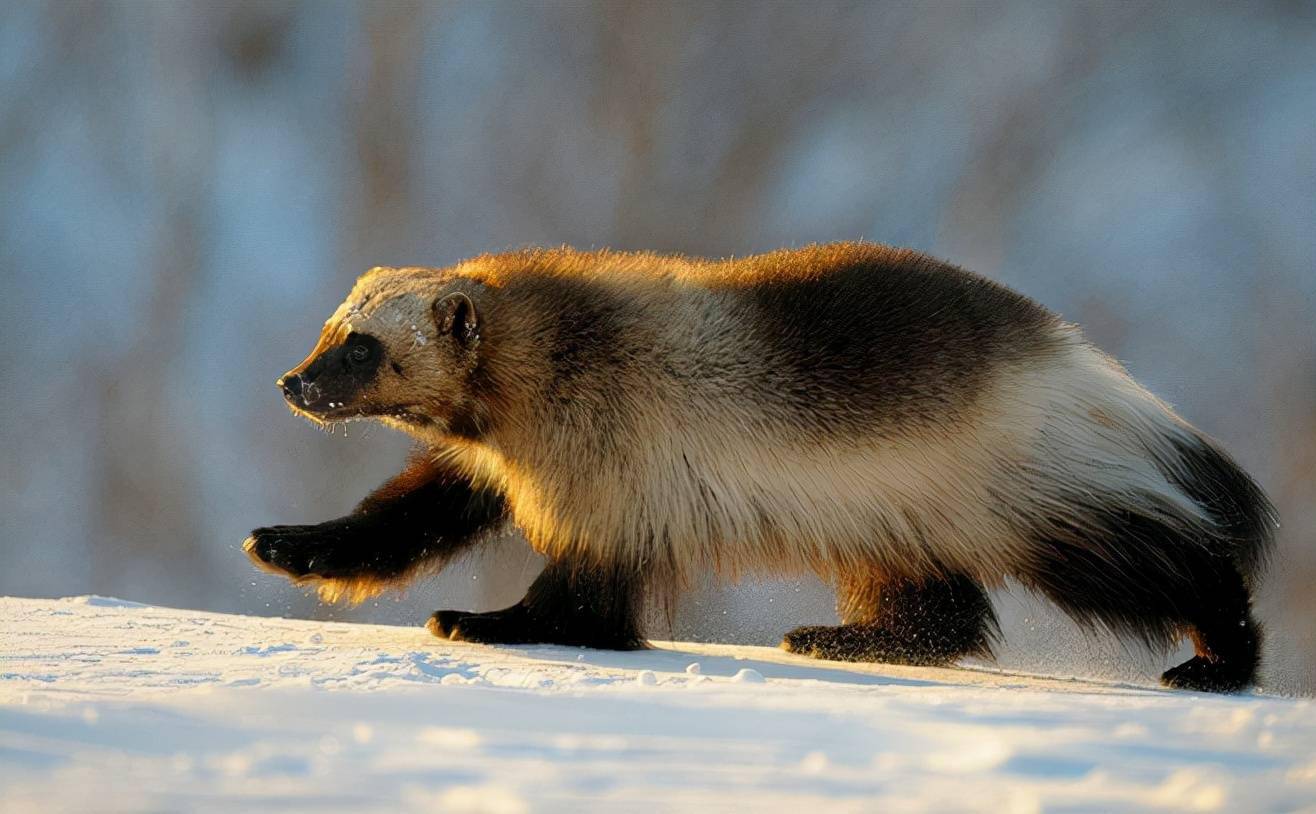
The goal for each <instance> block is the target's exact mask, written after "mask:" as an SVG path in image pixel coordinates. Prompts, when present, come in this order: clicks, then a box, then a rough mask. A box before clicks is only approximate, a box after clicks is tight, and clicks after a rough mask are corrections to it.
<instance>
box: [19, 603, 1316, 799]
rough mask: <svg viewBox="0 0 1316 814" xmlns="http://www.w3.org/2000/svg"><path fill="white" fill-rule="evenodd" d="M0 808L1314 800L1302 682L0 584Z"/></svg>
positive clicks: (1313, 714) (1314, 710)
mask: <svg viewBox="0 0 1316 814" xmlns="http://www.w3.org/2000/svg"><path fill="white" fill-rule="evenodd" d="M0 618H3V619H4V620H5V621H4V624H3V626H2V627H0V790H2V792H0V809H3V810H4V811H5V812H25V811H42V812H46V811H78V810H97V811H103V812H104V811H140V810H187V811H203V812H204V811H234V810H241V811H274V810H278V811H288V810H316V811H326V810H329V811H335V810H337V811H353V812H368V811H396V810H399V809H405V810H434V811H444V812H462V811H479V812H526V811H564V812H565V811H579V810H581V809H582V808H587V809H593V810H606V811H614V810H639V809H643V810H646V811H651V810H659V811H661V810H692V809H694V810H708V811H723V810H733V809H734V810H791V809H801V808H804V807H807V809H808V810H810V811H811V812H830V811H873V810H881V811H894V812H899V811H960V810H969V811H1005V812H1032V811H1042V810H1046V811H1052V810H1063V811H1109V810H1112V809H1119V810H1149V811H1165V810H1187V811H1228V812H1233V811H1294V810H1307V811H1316V705H1314V704H1313V703H1312V701H1311V700H1310V699H1303V698H1283V697H1277V696H1267V695H1261V694H1249V695H1243V696H1236V697H1216V696H1207V695H1199V694H1193V693H1173V692H1168V691H1163V690H1160V689H1156V688H1151V687H1141V686H1131V685H1122V684H1102V683H1094V682H1088V681H1082V680H1077V679H1064V678H1046V677H1037V676H1020V675H1008V674H1003V673H999V672H989V671H983V670H934V669H915V668H900V667H891V666H883V665H841V664H832V663H820V662H814V661H809V660H806V659H802V658H799V657H796V656H792V655H790V654H787V653H784V652H781V651H779V650H775V649H772V648H762V647H734V646H718V645H696V644H685V643H663V644H659V645H658V646H657V647H656V648H655V649H653V650H649V651H642V652H636V653H615V652H605V651H589V650H580V649H575V648H563V647H543V646H541V647H529V646H525V647H486V646H480V645H470V644H463V643H450V642H443V641H439V640H437V639H435V638H433V637H432V636H431V635H430V634H429V633H428V632H427V631H425V630H424V629H423V628H422V627H420V626H419V625H418V626H416V627H414V628H404V627H389V626H379V625H356V624H345V623H335V622H316V621H298V620H288V619H267V618H254V617H244V616H229V615H223V614H214V613H203V612H199V611H186V610H173V609H167V608H159V607H149V606H143V605H138V604H136V603H131V602H121V601H117V600H107V599H102V598H98V597H79V598H74V599H59V600H48V599H14V598H5V599H0Z"/></svg>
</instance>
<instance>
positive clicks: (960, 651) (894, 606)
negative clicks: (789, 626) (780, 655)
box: [782, 575, 999, 665]
mask: <svg viewBox="0 0 1316 814" xmlns="http://www.w3.org/2000/svg"><path fill="white" fill-rule="evenodd" d="M839 593H840V596H841V602H840V611H841V621H842V624H841V625H840V626H839V627H821V626H820V627H800V628H796V629H795V630H792V631H791V632H790V633H787V634H786V638H785V640H783V642H782V647H784V648H785V649H786V650H789V651H790V652H792V653H800V654H803V655H806V656H813V657H815V658H822V659H835V660H837V661H881V662H888V663H891V664H925V665H942V664H949V663H951V662H953V661H955V660H956V659H958V658H960V657H961V656H969V655H975V656H988V655H990V654H991V643H992V640H993V639H994V638H995V637H996V636H997V635H998V634H999V630H998V627H997V622H996V615H995V613H994V612H993V611H992V606H991V602H990V601H988V599H987V593H986V591H984V590H983V587H982V586H981V585H980V584H978V582H976V581H975V580H973V579H971V578H969V577H966V576H962V575H948V576H945V577H939V578H938V577H930V578H928V579H927V580H924V581H922V582H913V581H909V580H892V581H885V582H884V581H881V580H877V579H866V580H853V581H847V582H845V583H843V584H842V585H841V586H840V590H839Z"/></svg>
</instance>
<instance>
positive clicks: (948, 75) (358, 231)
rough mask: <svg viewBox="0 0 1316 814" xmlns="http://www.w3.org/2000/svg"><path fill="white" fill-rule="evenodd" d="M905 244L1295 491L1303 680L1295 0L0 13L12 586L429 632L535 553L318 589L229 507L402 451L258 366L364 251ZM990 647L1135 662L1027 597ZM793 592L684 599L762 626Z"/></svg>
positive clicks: (1307, 100) (1305, 252)
mask: <svg viewBox="0 0 1316 814" xmlns="http://www.w3.org/2000/svg"><path fill="white" fill-rule="evenodd" d="M857 238H863V239H868V240H875V241H882V242H886V243H894V244H899V245H902V246H910V247H914V248H918V249H922V250H925V251H928V252H931V253H932V254H935V255H938V256H940V257H943V258H946V259H949V260H951V261H953V262H955V263H958V264H961V265H964V266H967V267H969V268H972V269H975V270H977V271H979V272H982V273H984V274H986V275H988V276H990V277H993V278H995V279H997V280H999V281H1001V282H1003V283H1006V284H1008V285H1010V286H1013V287H1015V288H1018V289H1020V290H1021V291H1023V292H1025V293H1027V294H1029V295H1031V296H1032V297H1034V298H1036V299H1038V300H1040V301H1042V302H1043V303H1045V304H1046V305H1048V306H1050V307H1051V308H1053V309H1055V310H1057V311H1059V312H1060V313H1062V314H1063V315H1064V316H1065V317H1066V318H1068V319H1070V320H1074V321H1077V322H1080V323H1082V324H1083V325H1085V326H1086V329H1087V331H1088V333H1089V335H1090V336H1091V338H1092V339H1093V340H1095V341H1096V342H1097V344H1099V345H1101V346H1102V347H1104V348H1105V349H1106V350H1108V351H1110V352H1111V353H1113V354H1114V355H1115V356H1117V357H1118V358H1120V359H1121V360H1123V361H1125V362H1126V364H1127V365H1128V367H1129V368H1130V370H1131V371H1132V373H1133V374H1134V375H1135V376H1136V377H1137V378H1138V379H1140V380H1141V381H1142V382H1144V383H1145V384H1146V385H1148V386H1149V387H1150V388H1151V389H1152V390H1153V391H1155V392H1156V393H1158V394H1160V395H1161V396H1163V397H1165V398H1166V399H1167V400H1168V401H1170V402H1171V403H1173V404H1174V405H1176V407H1178V408H1179V410H1180V411H1181V412H1182V413H1183V414H1184V415H1185V416H1186V417H1187V418H1188V419H1189V420H1191V421H1193V422H1194V423H1196V424H1197V425H1198V426H1200V427H1202V428H1203V429H1204V430H1206V431H1207V432H1209V433H1211V434H1213V435H1215V436H1217V437H1218V438H1220V439H1221V440H1222V441H1223V442H1224V443H1225V445H1226V446H1227V447H1228V448H1229V449H1231V450H1232V451H1233V452H1234V453H1235V454H1236V455H1237V457H1238V458H1239V459H1240V460H1241V461H1242V462H1243V463H1244V465H1245V466H1247V467H1248V468H1249V469H1250V470H1251V471H1252V472H1254V473H1255V474H1256V475H1257V477H1258V478H1259V479H1260V480H1261V482H1262V483H1263V484H1264V485H1265V486H1266V487H1267V489H1268V490H1269V491H1270V493H1271V494H1272V496H1273V497H1274V499H1275V501H1276V502H1277V503H1278V505H1279V507H1280V510H1281V512H1282V515H1283V519H1284V528H1283V531H1282V543H1281V549H1280V555H1279V557H1278V558H1277V561H1276V564H1275V566H1274V567H1273V568H1272V570H1271V572H1270V578H1269V581H1268V583H1267V584H1266V587H1265V590H1264V593H1263V595H1262V596H1261V599H1260V609H1261V614H1262V616H1263V618H1265V619H1267V620H1268V621H1269V624H1270V637H1269V640H1268V642H1267V659H1268V660H1267V668H1266V681H1267V685H1268V686H1269V687H1270V688H1271V689H1273V690H1277V691H1283V692H1311V691H1312V690H1313V688H1314V687H1316V474H1314V473H1316V328H1314V327H1313V326H1314V325H1316V7H1314V6H1313V5H1312V4H1310V3H1305V2H1287V3H1285V2H1278V3H1274V4H1251V3H1220V4H1208V3H1187V2H1185V3H1179V4H1167V3H1157V4H1151V5H1148V4H1140V3H1125V2H1113V1H1112V2H1095V3H1082V4H1078V3H1074V4H1055V3H1050V2H1035V3H992V2H981V3H978V2H975V3H968V2H927V3H906V2H900V3H845V4H834V3H813V2H811V3H798V4H794V3H779V2H762V3H748V2H737V3H724V4H718V3H706V2H696V3H689V4H683V3H658V2H633V3H627V2H584V3H580V2H570V3H554V4H548V3H538V2H536V3H525V4H516V3H495V2H470V3H430V4H415V3H407V2H387V3H385V2H379V3H369V4H349V3H337V2H318V1H317V2H305V3H283V2H260V3H231V2H208V3H184V2H169V3H148V2H127V3H108V2H98V3H80V2H73V0H60V1H59V2H53V1H52V2H47V3H27V2H12V1H11V2H6V3H3V4H0V275H2V277H0V279H3V288H2V289H0V338H2V339H3V340H4V342H3V345H0V347H3V349H4V352H3V353H0V393H3V399H2V401H0V403H2V404H3V414H4V421H3V422H0V450H3V453H2V454H3V456H4V458H3V461H4V465H3V466H2V467H0V594H16V595H23V596H61V595H70V594H82V593H92V592H95V593H100V594H108V595H115V596H120V597H123V598H128V599H134V600H138V601H142V602H150V603H160V604H166V605H175V606H185V607H192V608H204V609H212V610H220V611H241V612H247V613H257V614H274V615H293V616H312V617H320V618H338V619H361V620H374V621H384V622H393V623H404V624H419V623H420V622H421V621H423V620H424V618H425V617H426V616H427V615H428V613H429V612H430V611H431V610H433V609H434V608H437V607H493V606H496V605H502V604H506V603H509V602H511V601H514V600H515V599H517V598H518V597H519V591H520V590H521V589H522V588H523V587H524V586H525V585H526V584H527V583H528V582H529V581H530V579H532V578H533V576H534V575H535V573H536V571H537V569H538V567H539V565H538V562H537V560H536V558H535V557H534V556H533V555H531V554H528V553H527V551H526V549H525V547H524V544H522V543H518V541H516V540H515V539H507V540H503V541H501V542H500V543H499V544H498V545H496V546H494V547H493V548H491V549H490V550H489V551H488V552H487V553H486V554H484V555H482V556H479V557H477V558H475V559H474V560H473V561H470V562H468V563H466V564H464V565H462V566H461V567H458V568H454V569H452V570H451V571H449V572H448V573H446V574H445V575H443V576H442V577H441V578H439V579H438V580H435V581H433V582H430V583H426V584H422V585H417V586H414V587H413V588H412V589H411V590H410V591H409V593H408V594H407V595H406V596H404V597H394V596H386V597H383V598H381V599H380V600H378V601H376V602H372V603H368V604H366V605H365V606H363V607H361V608H356V609H343V608H326V607H322V606H320V605H319V604H318V603H317V602H316V601H315V599H314V598H313V597H310V596H307V595H305V594H304V593H303V592H302V591H301V590H300V589H297V588H294V587H292V586H290V585H288V584H286V583H284V582H282V581H280V580H278V579H276V578H273V577H270V576H267V575H265V574H260V573H257V572H255V571H254V570H253V569H252V568H251V567H250V565H249V564H248V563H247V560H246V558H245V557H244V556H243V555H242V553H241V551H240V544H241V541H242V539H243V538H244V537H245V535H246V534H247V532H248V530H250V529H251V528H252V527H254V526H258V525H266V524H272V523H293V522H314V521H319V520H323V519H328V518H330V517H334V516H338V515H340V514H342V513H344V512H346V511H347V510H348V509H349V508H350V507H351V506H352V505H353V504H354V503H355V502H356V500H358V499H359V498H360V497H362V496H363V495H364V494H365V493H366V492H367V491H368V490H369V489H371V488H372V487H374V486H375V485H377V484H378V483H379V482H381V481H382V480H384V479H385V478H386V477H388V476H389V475H391V474H392V473H393V472H394V471H396V470H397V469H398V468H399V466H400V464H401V461H402V459H403V457H404V455H405V451H406V448H407V442H406V441H405V439H403V438H401V437H400V436H397V435H394V434H392V433H390V432H388V431H386V430H384V429H381V428H377V429H373V430H367V429H365V428H364V427H360V426H352V427H350V428H349V430H348V435H347V436H346V437H344V436H343V435H342V434H341V433H340V434H338V435H326V434H324V433H322V432H320V431H318V430H316V429H314V428H312V427H311V426H310V425H308V424H306V423H305V422H303V421H300V420H298V419H294V418H292V417H291V416H290V415H289V414H288V411H287V410H286V409H285V408H284V406H283V403H282V400H281V399H280V397H279V394H278V393H277V392H276V390H275V387H274V380H275V378H276V376H278V374H280V373H281V372H283V371H284V370H285V369H287V368H288V367H290V366H291V365H293V364H294V363H296V362H297V361H298V360H300V359H301V358H302V356H303V355H304V354H305V353H306V352H307V351H308V350H309V349H310V347H311V345H312V344H313V342H314V340H315V337H316V335H317V332H318V330H319V327H320V324H321V322H322V321H323V320H324V319H325V318H326V317H327V316H328V314H329V313H330V312H331V311H332V309H333V308H334V307H335V306H336V305H337V304H338V302H339V301H340V300H341V299H342V297H343V296H344V295H345V294H346V292H347V289H348V287H349V286H350V284H351V282H352V281H353V279H354V278H355V277H356V276H357V275H358V274H359V273H360V272H362V271H363V270H364V269H366V268H367V267H369V266H372V265H444V264H448V263H451V262H453V261H456V260H458V259H460V258H463V257H465V256H468V255H471V254H475V253H480V252H485V251H494V250H502V249H509V248H517V247H522V246H526V245H558V244H570V245H572V246H576V247H579V248H589V247H598V246H611V247H616V248H620V249H653V250H659V251H670V252H684V253H690V254H697V255H710V256H726V255H744V254H748V253H752V252H758V251H764V250H770V249H774V248H778V247H781V246H792V245H801V244H806V243H811V242H817V241H830V240H849V239H857ZM998 601H999V603H1000V607H1001V612H1002V614H1003V616H1004V617H1005V623H1006V624H1005V627H1006V634H1007V637H1008V643H1007V645H1006V646H1005V647H1004V648H1003V649H1002V652H1001V654H1000V658H999V660H998V663H999V664H1000V666H1002V667H1005V668H1008V669H1014V670H1045V671H1053V672H1054V671H1058V672H1062V673H1069V674H1085V675H1093V674H1095V675H1100V676H1107V677H1115V678H1126V679H1133V680H1140V681H1141V680H1146V679H1147V678H1148V677H1150V676H1152V675H1154V673H1155V670H1156V669H1157V668H1158V667H1161V666H1163V665H1164V663H1165V659H1164V658H1163V657H1162V658H1160V659H1159V660H1158V659H1155V658H1152V657H1149V656H1143V655H1141V654H1137V653H1134V654H1132V655H1133V658H1130V655H1131V654H1130V653H1129V652H1128V651H1127V649H1126V646H1124V645H1121V644H1119V643H1116V642H1114V641H1113V640H1109V639H1105V638H1098V639H1095V640H1093V639H1084V638H1082V637H1081V636H1080V635H1079V634H1078V632H1077V631H1076V630H1075V629H1074V628H1073V626H1072V625H1070V624H1069V623H1067V622H1066V621H1064V620H1063V619H1061V618H1058V617H1057V615H1056V613H1055V612H1054V611H1053V610H1051V609H1049V608H1047V607H1045V606H1043V605H1041V604H1039V603H1037V602H1035V601H1034V600H1032V599H1030V598H1029V597H1028V596H1026V595H1024V594H1022V593H1021V592H1019V591H1008V592H1003V593H1002V595H1001V596H999V597H998ZM830 618H832V610H831V597H830V595H829V593H828V592H827V591H826V590H825V589H824V588H823V587H822V586H820V585H818V584H817V583H816V582H813V581H810V580H802V581H799V582H790V583H775V584H768V585H764V584H741V585H738V586H728V587H723V588H714V587H711V586H710V587H709V588H707V589H705V590H703V591H700V592H699V593H698V594H696V595H695V596H693V597H691V598H690V599H689V600H688V601H687V602H685V603H684V604H683V605H682V607H681V609H680V611H679V613H678V614H677V617H676V620H675V624H674V626H673V627H672V629H671V630H663V629H660V630H659V631H658V636H659V637H667V636H668V635H671V636H680V637H690V638H699V639H718V640H723V641H742V642H758V643H775V642H776V641H777V640H778V639H779V637H780V635H781V633H782V632H784V631H785V630H786V629H787V628H789V627H791V626H793V625H795V624H800V623H805V622H825V621H827V620H828V619H830Z"/></svg>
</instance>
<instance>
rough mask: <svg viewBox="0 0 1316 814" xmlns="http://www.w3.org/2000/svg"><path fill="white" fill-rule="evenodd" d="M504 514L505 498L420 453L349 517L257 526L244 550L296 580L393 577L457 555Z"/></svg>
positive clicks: (384, 579) (262, 563) (386, 579)
mask: <svg viewBox="0 0 1316 814" xmlns="http://www.w3.org/2000/svg"><path fill="white" fill-rule="evenodd" d="M503 517H504V507H503V500H502V498H501V496H499V495H497V494H496V493H493V492H489V491H486V490H482V489H476V488H474V487H473V486H472V485H471V483H470V482H469V481H468V480H466V479H465V478H463V477H461V476H460V475H458V474H457V473H456V472H454V471H453V470H452V469H451V468H449V467H447V466H443V465H440V464H437V463H435V462H434V460H433V459H432V458H431V456H430V455H429V454H427V453H421V454H418V455H415V456H413V457H412V459H411V460H410V461H409V462H408V464H407V467H406V469H404V470H403V471H402V472H401V473H400V474H399V475H397V476H396V477H394V478H392V479H391V480H389V481H388V482H387V483H385V484H384V485H383V486H381V487H379V488H378V489H376V490H375V491H374V492H372V493H371V494H370V495H369V496H368V497H367V498H366V499H365V500H363V501H362V502H361V504H360V505H359V506H357V508H356V510H355V511H353V512H352V513H351V514H349V515H347V516H346V517H340V518H338V519H337V520H330V521H328V522H325V523H319V524H316V525H309V526H271V527H268V528H260V529H256V530H255V531H253V532H252V533H251V536H250V537H249V538H247V542H246V544H245V545H244V548H245V549H246V551H247V553H248V555H250V556H251V558H252V559H253V560H254V561H255V562H256V563H257V565H260V566H261V567H264V568H266V569H268V570H272V571H275V572H276V573H280V574H283V575H284V576H288V577H291V578H293V579H295V580H300V579H322V580H363V581H373V582H388V581H396V580H400V579H403V578H405V577H406V576H407V575H409V574H410V573H412V572H413V571H414V569H415V568H417V567H418V566H420V565H421V564H423V563H427V562H429V563H433V562H435V561H436V560H437V561H441V560H444V559H447V558H449V557H451V556H453V555H454V554H456V553H457V552H459V551H461V550H462V549H463V548H465V547H467V546H469V545H470V544H472V543H473V542H475V541H477V540H478V539H480V537H481V536H482V533H483V532H486V531H488V530H490V529H491V528H493V527H496V526H497V524H498V523H499V521H501V520H502V519H503Z"/></svg>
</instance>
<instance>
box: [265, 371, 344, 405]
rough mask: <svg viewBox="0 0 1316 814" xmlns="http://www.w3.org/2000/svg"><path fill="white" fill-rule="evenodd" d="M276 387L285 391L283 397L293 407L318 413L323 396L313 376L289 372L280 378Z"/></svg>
mask: <svg viewBox="0 0 1316 814" xmlns="http://www.w3.org/2000/svg"><path fill="white" fill-rule="evenodd" d="M275 385H277V386H278V388H279V389H280V390H282V391H283V397H284V398H285V399H287V401H288V403H289V404H291V405H292V406H293V407H296V408H298V409H300V410H310V411H317V409H318V408H319V407H320V404H319V401H320V396H321V395H323V394H322V393H321V392H320V387H319V386H318V385H316V383H315V377H313V376H307V375H306V374H305V373H293V372H292V371H289V372H287V373H285V374H283V375H282V376H280V377H279V380H278V381H277V382H275ZM329 406H330V407H333V406H334V405H333V404H332V403H330V404H329Z"/></svg>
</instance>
